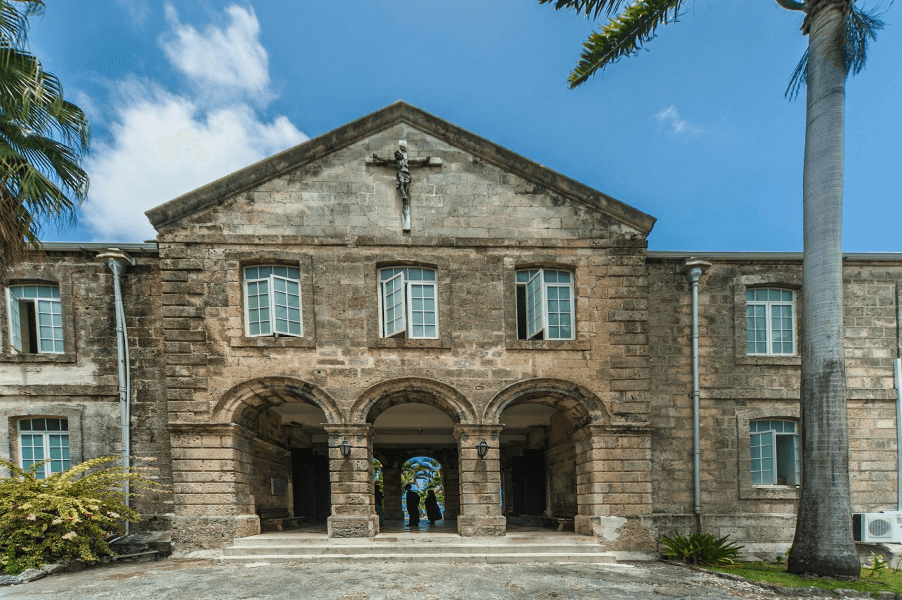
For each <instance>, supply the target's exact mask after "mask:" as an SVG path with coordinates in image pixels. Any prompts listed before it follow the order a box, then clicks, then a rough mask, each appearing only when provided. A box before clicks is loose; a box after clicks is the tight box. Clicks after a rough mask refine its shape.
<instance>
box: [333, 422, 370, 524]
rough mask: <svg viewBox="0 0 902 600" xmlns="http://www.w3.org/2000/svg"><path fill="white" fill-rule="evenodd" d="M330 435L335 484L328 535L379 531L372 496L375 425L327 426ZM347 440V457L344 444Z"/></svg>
mask: <svg viewBox="0 0 902 600" xmlns="http://www.w3.org/2000/svg"><path fill="white" fill-rule="evenodd" d="M325 429H326V432H327V433H328V434H329V479H330V481H331V484H332V516H331V517H329V519H328V524H329V537H335V538H357V537H360V538H362V537H373V536H374V535H376V534H377V533H378V532H379V517H378V516H377V515H376V506H375V497H374V496H373V493H374V491H375V490H374V488H373V426H372V425H370V424H364V425H326V426H325ZM344 440H347V441H348V445H349V446H350V447H351V455H350V456H348V457H347V458H345V457H344V456H343V455H342V453H341V444H342V442H343V441H344Z"/></svg>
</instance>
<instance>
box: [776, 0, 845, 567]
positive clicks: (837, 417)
mask: <svg viewBox="0 0 902 600" xmlns="http://www.w3.org/2000/svg"><path fill="white" fill-rule="evenodd" d="M849 5H850V1H849V0H820V1H814V0H812V1H810V2H809V3H808V7H809V12H808V17H807V19H806V26H807V27H809V31H808V36H809V39H808V54H809V58H808V60H809V62H808V80H807V97H808V99H807V120H806V127H805V166H804V180H803V204H804V244H805V259H804V275H803V282H804V289H803V290H802V311H803V312H802V323H801V340H802V349H801V353H802V389H801V414H802V427H801V429H802V457H803V463H802V486H801V490H800V491H801V495H800V499H799V512H798V519H797V521H796V532H795V539H794V540H793V544H792V549H791V551H790V553H789V563H788V570H789V571H790V572H792V573H817V574H820V575H833V576H837V575H839V576H849V577H858V575H859V573H860V568H861V567H860V563H859V560H858V555H857V553H856V550H855V542H854V541H853V539H852V526H851V514H852V503H851V498H850V491H849V435H848V427H847V421H848V415H847V412H846V378H845V359H844V353H843V340H844V335H843V299H842V296H843V295H842V200H843V137H844V131H843V128H844V110H845V77H846V73H845V66H844V54H843V45H842V40H843V36H842V33H843V23H844V19H845V15H846V11H847V10H848V8H849Z"/></svg>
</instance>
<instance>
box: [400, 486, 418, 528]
mask: <svg viewBox="0 0 902 600" xmlns="http://www.w3.org/2000/svg"><path fill="white" fill-rule="evenodd" d="M404 489H405V490H407V495H406V497H405V500H407V515H408V516H409V517H410V520H409V521H408V522H407V524H408V525H410V526H411V527H415V526H417V525H419V524H420V495H419V494H418V493H416V492H415V491H413V485H412V484H410V483H408V484H407V485H406V486H404Z"/></svg>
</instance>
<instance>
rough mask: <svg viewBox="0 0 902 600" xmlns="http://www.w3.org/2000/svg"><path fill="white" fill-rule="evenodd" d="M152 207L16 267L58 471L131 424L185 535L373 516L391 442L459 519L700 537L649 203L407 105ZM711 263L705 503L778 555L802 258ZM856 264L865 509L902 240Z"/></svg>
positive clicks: (18, 337) (37, 389) (28, 387)
mask: <svg viewBox="0 0 902 600" xmlns="http://www.w3.org/2000/svg"><path fill="white" fill-rule="evenodd" d="M148 217H149V218H150V221H151V223H152V224H153V225H154V227H155V228H156V230H157V232H158V235H157V240H156V243H153V244H125V245H115V244H112V245H114V246H116V250H112V251H111V250H109V249H108V246H110V245H97V244H90V245H88V244H84V245H71V244H51V245H48V251H47V253H46V255H44V256H43V257H42V258H40V259H36V260H35V261H34V262H31V263H28V264H23V265H20V266H18V267H16V268H15V269H14V270H13V272H11V273H10V275H9V278H8V281H7V282H5V284H4V292H5V302H4V303H3V307H2V309H0V310H2V314H0V339H2V344H3V353H2V356H0V412H2V414H3V417H4V418H3V419H2V421H0V438H6V441H7V444H0V448H3V449H6V448H8V449H9V457H10V458H11V459H12V460H14V461H17V462H19V463H20V464H23V465H26V466H27V465H28V464H31V462H34V461H36V460H38V459H39V458H44V457H50V458H53V459H54V460H53V461H52V462H50V463H48V465H46V466H45V469H48V472H49V471H52V470H58V469H61V468H64V467H65V466H66V465H67V464H72V463H75V462H78V461H80V460H83V459H87V458H92V457H96V456H103V455H113V454H119V453H120V452H121V451H122V447H123V443H124V442H123V437H124V435H127V436H128V437H129V442H128V443H129V444H130V450H131V454H132V456H134V457H136V458H135V460H136V461H139V462H141V461H147V460H152V463H151V464H153V465H155V466H156V469H157V471H156V472H157V476H158V477H159V478H160V479H161V481H163V482H164V483H166V484H168V487H167V489H168V490H169V491H168V492H166V493H164V494H160V495H157V496H154V497H147V498H140V499H139V500H138V505H137V507H138V508H139V510H141V511H142V513H143V514H144V515H145V516H146V517H147V521H146V522H145V523H144V524H143V527H145V528H148V529H159V530H169V531H171V532H172V536H173V541H174V542H175V543H176V545H177V546H178V547H181V548H184V549H189V548H206V547H222V546H224V545H227V544H229V543H231V541H232V540H233V539H234V538H236V537H241V536H246V535H251V534H254V533H257V532H258V531H259V530H260V523H261V519H262V520H266V519H267V518H271V517H277V516H289V515H293V516H296V517H305V518H310V519H315V518H325V519H327V522H328V530H329V534H330V535H331V536H333V537H368V536H372V535H375V534H376V533H377V532H378V530H379V524H378V518H377V517H376V513H375V506H374V499H373V498H374V495H373V492H374V490H373V468H374V467H373V459H374V458H375V459H377V460H378V461H379V463H380V464H381V466H382V469H383V474H384V479H385V496H386V502H385V507H386V508H385V511H386V517H387V518H390V519H392V518H394V519H397V518H400V517H401V512H400V510H401V508H400V507H401V504H400V497H401V485H400V470H401V466H402V465H403V463H404V461H406V460H407V459H408V458H410V457H413V456H429V457H433V458H435V459H436V460H438V461H439V462H440V463H441V464H442V467H443V472H444V489H445V496H446V506H445V508H446V513H445V517H446V519H456V521H457V525H458V532H459V533H460V535H462V536H496V535H503V534H504V532H505V528H506V519H507V516H509V515H513V514H528V515H546V516H555V517H563V518H568V519H570V518H572V519H573V522H574V528H575V530H576V531H577V532H578V533H582V534H585V535H592V536H596V537H597V538H598V539H599V542H600V543H603V544H605V545H606V546H607V547H608V548H610V549H611V550H619V551H624V552H648V551H653V550H654V548H655V542H654V539H655V537H656V536H658V535H661V534H666V533H669V532H670V531H672V530H673V529H681V530H686V529H690V528H694V527H695V525H696V515H695V514H694V513H693V471H692V456H691V451H692V430H693V411H692V398H691V375H692V374H691V364H692V357H691V353H690V343H689V341H688V340H687V335H688V333H689V328H690V324H691V320H692V308H691V303H690V296H689V293H688V289H689V287H688V284H687V281H686V277H685V276H684V275H683V274H681V273H680V266H681V265H682V264H683V263H684V261H685V260H686V259H687V258H689V257H690V255H689V254H688V253H664V252H649V251H647V237H648V235H649V233H650V232H651V229H652V227H653V225H654V218H652V217H650V216H648V215H646V214H644V213H642V212H640V211H638V210H636V209H634V208H631V207H629V206H627V205H626V204H623V203H621V202H619V201H617V200H615V199H613V198H610V197H608V196H606V195H604V194H602V193H600V192H598V191H595V190H593V189H591V188H588V187H586V186H584V185H582V184H579V183H578V182H576V181H573V180H571V179H568V178H567V177H564V176H562V175H560V174H557V173H555V172H552V171H550V170H548V169H546V168H544V167H542V166H540V165H538V164H535V163H533V162H531V161H529V160H527V159H525V158H523V157H521V156H519V155H516V154H514V153H512V152H510V151H509V150H506V149H504V148H501V147H500V146H497V145H495V144H493V143H491V142H489V141H487V140H485V139H482V138H480V137H478V136H476V135H474V134H472V133H469V132H467V131H464V130H462V129H460V128H458V127H456V126H454V125H452V124H450V123H447V122H445V121H443V120H441V119H438V118H436V117H434V116H432V115H429V114H427V113H425V112H423V111H421V110H419V109H417V108H415V107H412V106H410V105H407V104H404V103H401V102H399V103H396V104H393V105H391V106H389V107H387V108H385V109H383V110H380V111H378V112H376V113H373V114H371V115H369V116H367V117H364V118H362V119H360V120H358V121H354V122H352V123H350V124H348V125H346V126H343V127H341V128H339V129H337V130H335V131H333V132H330V133H328V134H325V135H323V136H321V137H319V138H316V139H313V140H310V141H308V142H305V143H304V144H301V145H299V146H297V147H295V148H292V149H290V150H287V151H285V152H283V153H281V154H278V155H276V156H273V157H271V158H269V159H266V160H264V161H262V162H260V163H257V164H255V165H252V166H250V167H248V168H246V169H243V170H241V171H238V172H236V173H234V174H232V175H229V176H227V177H225V178H223V179H221V180H218V181H216V182H213V183H211V184H209V185H208V186H205V187H203V188H200V189H198V190H195V191H194V192H191V193H189V194H186V195H185V196H182V197H180V198H177V199H175V200H173V201H171V202H168V203H166V204H164V205H162V206H160V207H157V208H155V209H153V210H151V211H148ZM697 258H699V259H703V260H704V261H706V263H707V265H708V266H706V270H705V273H704V275H703V276H702V277H701V280H700V284H699V298H700V302H699V314H698V317H699V322H700V365H701V412H700V430H701V473H700V478H701V490H700V491H701V504H700V509H701V510H700V513H701V519H702V523H703V525H704V526H705V528H706V530H708V531H711V532H714V533H717V534H719V535H727V534H730V535H731V536H732V538H733V539H735V540H737V541H739V542H740V543H743V544H746V545H747V546H748V548H749V549H750V550H752V551H757V552H771V551H774V552H779V551H781V550H782V549H785V547H786V546H787V545H788V543H789V542H790V541H791V539H792V532H793V524H794V518H795V509H796V501H797V498H798V482H799V473H800V471H801V469H803V468H804V464H803V463H802V461H801V458H800V456H799V444H798V439H799V437H798V436H799V435H800V423H799V401H798V399H799V368H800V366H799V365H800V359H799V348H798V341H797V340H798V339H799V336H798V328H799V317H800V310H801V303H800V301H799V299H800V297H801V294H803V293H805V290H804V288H803V287H802V281H801V257H800V256H798V255H786V254H781V255H775V254H705V255H699V256H698V257H697ZM110 260H113V261H114V262H115V263H116V264H118V265H119V266H120V268H122V269H123V270H124V274H123V275H122V277H121V290H122V293H121V297H122V302H121V305H122V308H123V311H122V316H124V325H125V335H126V337H127V340H128V344H127V346H126V350H127V353H126V356H125V360H124V364H126V365H127V368H126V369H125V370H126V375H127V377H126V378H125V379H124V380H123V377H122V376H121V375H120V371H119V368H118V366H119V364H120V362H121V361H120V360H119V354H118V353H117V343H116V340H117V323H118V322H120V321H122V319H117V303H116V301H115V298H116V288H115V278H116V277H115V274H114V271H113V270H112V269H111V267H110V265H109V261H110ZM844 272H845V282H846V287H845V304H846V321H845V322H846V360H847V372H846V374H847V384H848V394H849V399H848V402H849V404H848V410H849V422H850V428H851V430H850V439H851V468H852V500H853V505H854V508H855V510H856V511H861V512H870V511H877V510H880V509H889V508H894V507H895V504H896V502H897V497H896V496H897V494H896V485H897V480H898V469H897V448H896V414H895V389H894V381H893V364H892V361H893V359H894V358H896V357H897V356H898V345H899V331H900V328H899V320H898V313H897V307H898V306H899V303H898V296H899V295H898V282H899V279H900V276H902V255H879V256H878V255H849V256H848V257H847V260H846V261H845V267H844ZM123 382H124V383H123ZM122 390H124V391H122ZM120 396H122V397H123V398H126V397H127V400H128V402H127V403H126V404H124V405H123V404H122V403H121V402H120ZM120 406H125V407H126V409H125V411H126V414H127V415H128V419H127V421H128V422H129V427H128V432H127V433H126V434H123V433H122V432H121V427H120V425H121V419H122V413H123V411H122V409H120Z"/></svg>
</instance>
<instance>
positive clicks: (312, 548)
mask: <svg viewBox="0 0 902 600" xmlns="http://www.w3.org/2000/svg"><path fill="white" fill-rule="evenodd" d="M604 552H605V550H604V548H603V547H602V546H599V545H597V544H596V545H583V546H580V545H570V544H508V545H504V546H501V545H493V546H486V545H475V544H356V545H350V544H340V545H336V544H285V545H269V544H267V545H255V546H251V545H242V546H231V547H228V548H224V549H223V555H224V556H236V557H237V556H248V557H251V556H264V555H284V556H301V555H323V554H328V555H341V556H360V555H380V556H387V555H399V556H413V555H419V554H429V555H440V554H455V555H483V554H498V555H501V554H511V555H519V554H603V553H604Z"/></svg>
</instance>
